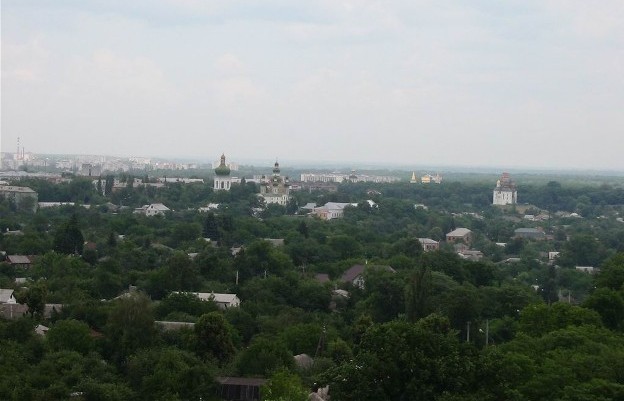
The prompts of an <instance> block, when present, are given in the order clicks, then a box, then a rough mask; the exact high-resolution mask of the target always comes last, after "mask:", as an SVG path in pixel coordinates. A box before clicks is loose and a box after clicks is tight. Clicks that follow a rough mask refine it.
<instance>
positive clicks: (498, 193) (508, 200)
mask: <svg viewBox="0 0 624 401" xmlns="http://www.w3.org/2000/svg"><path fill="white" fill-rule="evenodd" d="M516 203H518V191H517V190H516V183H515V182H513V180H512V179H511V177H510V176H509V173H503V175H502V176H501V178H500V180H498V181H497V182H496V188H494V194H493V196H492V204H493V205H499V206H504V205H515V204H516Z"/></svg>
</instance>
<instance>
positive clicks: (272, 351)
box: [236, 337, 294, 376]
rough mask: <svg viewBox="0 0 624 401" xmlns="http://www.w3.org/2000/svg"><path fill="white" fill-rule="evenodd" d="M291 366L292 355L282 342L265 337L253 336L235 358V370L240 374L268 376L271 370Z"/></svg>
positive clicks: (292, 361) (289, 367)
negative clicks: (246, 346)
mask: <svg viewBox="0 0 624 401" xmlns="http://www.w3.org/2000/svg"><path fill="white" fill-rule="evenodd" d="M293 366H294V360H293V355H292V353H291V352H290V351H289V350H288V349H287V348H286V346H285V345H284V343H283V342H281V341H276V340H275V339H269V338H266V337H254V339H253V340H252V341H251V344H250V345H249V347H248V348H246V349H244V350H243V351H241V352H240V354H239V355H238V357H237V360H236V370H237V371H238V373H239V374H241V375H260V376H269V375H270V374H271V373H272V372H275V371H277V370H280V369H284V368H285V369H292V368H293Z"/></svg>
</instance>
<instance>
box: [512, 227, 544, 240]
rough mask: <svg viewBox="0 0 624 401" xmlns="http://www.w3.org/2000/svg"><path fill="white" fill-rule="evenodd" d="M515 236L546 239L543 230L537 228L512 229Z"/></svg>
mask: <svg viewBox="0 0 624 401" xmlns="http://www.w3.org/2000/svg"><path fill="white" fill-rule="evenodd" d="M514 237H515V238H524V239H535V240H543V239H546V234H545V233H544V231H542V230H540V229H538V228H516V229H515V230H514Z"/></svg>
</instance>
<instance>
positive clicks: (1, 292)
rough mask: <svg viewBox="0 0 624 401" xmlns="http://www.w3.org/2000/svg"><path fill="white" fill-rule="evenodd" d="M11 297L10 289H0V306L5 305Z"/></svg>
mask: <svg viewBox="0 0 624 401" xmlns="http://www.w3.org/2000/svg"><path fill="white" fill-rule="evenodd" d="M12 297H13V290H12V289H5V288H0V304H5V303H7V302H9V300H10V299H11V298H12Z"/></svg>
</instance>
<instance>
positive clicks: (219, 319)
mask: <svg viewBox="0 0 624 401" xmlns="http://www.w3.org/2000/svg"><path fill="white" fill-rule="evenodd" d="M195 335H196V337H197V354H198V355H201V356H202V357H203V358H204V359H210V358H214V359H215V360H216V361H218V362H219V363H226V362H228V361H229V360H230V359H231V358H232V357H233V356H234V352H235V350H234V344H233V342H232V329H231V327H230V325H229V323H228V322H227V321H226V320H225V318H224V317H223V315H222V314H221V313H219V312H210V313H206V314H205V315H202V316H201V317H200V318H199V320H198V321H197V323H195Z"/></svg>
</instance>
